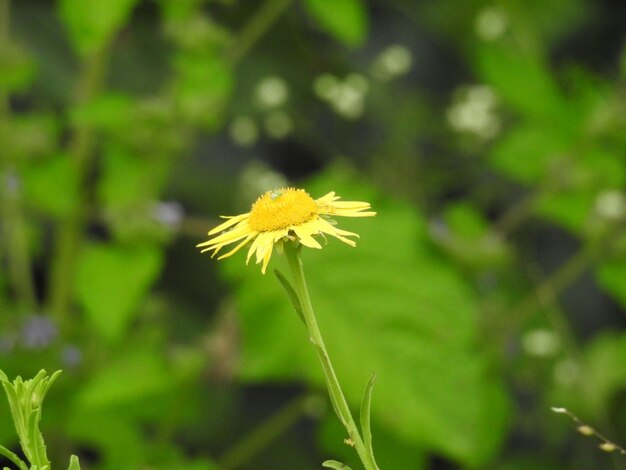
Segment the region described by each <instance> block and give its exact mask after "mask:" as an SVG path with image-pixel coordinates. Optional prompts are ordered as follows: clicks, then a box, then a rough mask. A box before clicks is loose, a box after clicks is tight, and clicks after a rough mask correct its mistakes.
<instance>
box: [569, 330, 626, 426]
mask: <svg viewBox="0 0 626 470" xmlns="http://www.w3.org/2000/svg"><path fill="white" fill-rule="evenodd" d="M625 357H626V335H624V334H615V333H614V332H608V333H604V334H601V335H598V337H597V338H595V339H594V340H593V341H592V342H591V343H590V344H589V345H588V346H587V348H586V350H585V354H584V371H583V372H581V376H583V377H584V378H585V380H588V381H589V383H588V384H586V387H588V388H587V389H586V390H585V399H584V401H583V403H581V405H582V406H585V407H588V409H589V413H590V414H591V415H592V416H593V415H596V416H597V415H601V414H603V413H608V412H609V410H610V408H611V404H612V403H614V398H615V397H616V395H617V394H619V393H620V392H622V391H623V390H624V389H625V388H626V369H625V368H624V358H625ZM582 374H584V375H582ZM570 393H571V389H570Z"/></svg>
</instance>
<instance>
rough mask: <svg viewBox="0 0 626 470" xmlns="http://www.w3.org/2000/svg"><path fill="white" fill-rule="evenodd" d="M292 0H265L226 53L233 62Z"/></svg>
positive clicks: (256, 39)
mask: <svg viewBox="0 0 626 470" xmlns="http://www.w3.org/2000/svg"><path fill="white" fill-rule="evenodd" d="M292 1H293V0H267V1H266V2H265V3H264V4H263V5H262V6H261V7H260V8H259V9H258V10H257V12H256V13H255V15H254V16H253V17H252V19H251V20H250V21H249V22H248V23H247V24H246V25H245V26H244V27H243V29H242V30H241V32H240V33H239V36H238V38H237V39H236V40H235V43H234V45H233V46H232V47H231V49H230V51H229V52H228V54H227V58H228V59H229V61H230V62H231V63H233V64H235V63H237V62H239V61H240V60H241V59H242V58H243V57H244V56H245V55H246V54H247V53H248V52H249V51H250V49H252V47H253V46H254V44H255V43H256V42H257V41H258V40H259V39H260V38H261V37H262V36H263V34H265V32H266V31H267V30H268V29H269V28H270V26H272V24H273V23H274V21H276V20H277V19H278V17H279V16H280V15H281V14H282V13H283V11H285V9H286V8H287V7H288V6H289V5H290V4H291V3H292Z"/></svg>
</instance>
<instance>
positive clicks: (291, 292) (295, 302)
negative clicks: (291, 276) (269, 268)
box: [274, 269, 306, 325]
mask: <svg viewBox="0 0 626 470" xmlns="http://www.w3.org/2000/svg"><path fill="white" fill-rule="evenodd" d="M274 274H275V275H276V277H277V278H278V281H279V282H280V283H281V285H282V286H283V288H284V289H285V292H287V296H288V297H289V300H291V304H292V305H293V308H294V309H295V311H296V313H297V314H298V316H299V317H300V320H302V323H304V324H305V325H306V320H305V319H304V314H303V313H302V305H300V299H298V294H296V291H295V289H294V288H293V286H292V285H291V283H290V282H289V280H288V279H287V278H286V277H285V276H284V275H283V273H281V272H280V271H279V270H278V269H275V270H274Z"/></svg>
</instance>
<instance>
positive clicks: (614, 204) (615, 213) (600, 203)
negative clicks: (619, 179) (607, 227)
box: [595, 189, 626, 220]
mask: <svg viewBox="0 0 626 470" xmlns="http://www.w3.org/2000/svg"><path fill="white" fill-rule="evenodd" d="M595 209H596V213H597V214H598V215H599V216H600V217H602V218H604V219H607V220H620V219H622V218H624V217H625V216H626V195H624V193H623V192H621V191H618V190H616V189H611V190H606V191H602V192H601V193H600V194H598V196H597V197H596V204H595Z"/></svg>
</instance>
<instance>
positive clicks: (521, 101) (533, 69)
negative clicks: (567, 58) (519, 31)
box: [476, 44, 565, 130]
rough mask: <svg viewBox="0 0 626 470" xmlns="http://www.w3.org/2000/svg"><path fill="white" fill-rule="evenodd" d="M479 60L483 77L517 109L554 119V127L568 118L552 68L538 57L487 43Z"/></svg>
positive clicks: (525, 113) (527, 113)
mask: <svg viewBox="0 0 626 470" xmlns="http://www.w3.org/2000/svg"><path fill="white" fill-rule="evenodd" d="M476 59H477V63H478V70H479V73H480V74H481V75H482V77H483V79H484V80H485V81H486V82H487V83H488V84H490V85H492V86H493V87H494V88H495V89H496V91H497V93H498V96H500V97H501V98H502V99H504V101H505V102H506V103H508V104H509V105H511V106H512V107H513V108H514V109H515V110H517V111H518V112H520V113H522V114H524V115H526V116H528V117H532V118H536V119H540V120H543V121H552V120H553V119H554V120H555V121H554V122H550V124H551V125H552V126H558V125H559V122H558V121H556V119H557V118H558V117H559V116H562V117H565V115H564V113H563V111H565V109H564V101H563V98H562V96H561V94H560V92H559V89H558V87H557V85H556V83H555V82H554V80H553V79H552V75H551V73H550V70H549V69H548V67H547V66H546V64H545V63H544V62H543V61H541V60H540V59H539V58H537V57H534V56H529V55H524V54H522V53H520V51H518V50H515V49H512V48H505V47H502V46H500V45H496V44H485V45H484V46H483V47H482V48H481V49H480V50H479V53H478V55H477V57H476ZM529 97H532V98H529ZM544 130H545V129H544Z"/></svg>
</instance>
